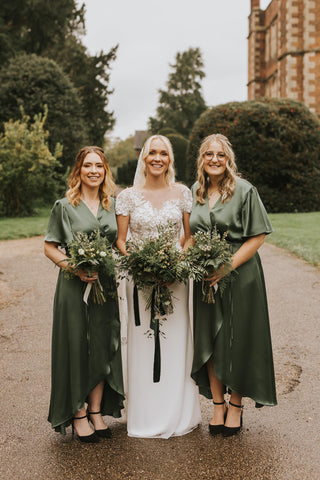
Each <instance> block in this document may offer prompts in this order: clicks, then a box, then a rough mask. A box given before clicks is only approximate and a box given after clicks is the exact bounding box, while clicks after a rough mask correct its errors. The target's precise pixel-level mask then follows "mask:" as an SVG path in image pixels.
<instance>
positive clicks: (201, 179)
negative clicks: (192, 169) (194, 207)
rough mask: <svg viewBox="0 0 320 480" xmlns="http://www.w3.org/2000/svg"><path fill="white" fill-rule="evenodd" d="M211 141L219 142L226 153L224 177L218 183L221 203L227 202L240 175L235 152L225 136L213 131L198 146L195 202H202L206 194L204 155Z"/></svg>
mask: <svg viewBox="0 0 320 480" xmlns="http://www.w3.org/2000/svg"><path fill="white" fill-rule="evenodd" d="M212 142H218V143H220V145H221V147H222V150H223V152H224V153H225V155H226V170H225V172H224V177H223V179H222V180H221V181H220V183H219V192H220V194H221V203H224V202H227V201H228V200H230V198H231V197H232V195H233V192H234V189H235V186H236V179H237V177H238V178H239V177H240V174H239V173H238V170H237V165H236V161H235V154H234V152H233V150H232V146H231V143H230V141H229V140H228V138H227V137H225V136H224V135H222V134H221V133H214V134H212V135H209V136H208V137H206V138H205V139H204V140H203V141H202V143H201V145H200V148H199V155H198V159H197V167H198V171H197V180H198V183H199V186H198V188H197V190H196V198H197V202H199V203H201V204H204V203H205V198H206V196H207V195H208V186H209V182H210V178H209V175H208V174H207V173H206V172H205V171H204V156H205V153H206V152H207V150H208V148H209V146H210V144H211V143H212Z"/></svg>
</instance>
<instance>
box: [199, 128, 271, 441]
mask: <svg viewBox="0 0 320 480" xmlns="http://www.w3.org/2000/svg"><path fill="white" fill-rule="evenodd" d="M192 193H193V207H192V212H191V218H190V226H191V230H192V232H193V233H195V232H196V231H199V230H200V231H207V230H208V229H210V228H213V227H214V226H215V225H216V226H217V229H218V231H219V232H220V233H224V232H226V231H227V232H228V234H227V240H228V241H229V242H230V245H231V248H232V251H233V253H234V255H233V257H232V266H233V268H234V269H235V270H236V272H237V274H236V275H235V276H234V279H233V281H232V282H231V283H230V285H229V286H228V287H227V289H226V290H225V291H224V293H223V295H222V297H221V296H220V295H219V294H216V295H215V304H206V303H204V302H202V300H201V298H202V291H201V282H200V283H196V284H195V286H194V360H193V368H192V377H193V378H194V380H195V381H196V383H197V384H198V386H199V390H200V393H201V394H202V395H204V396H206V397H207V398H213V403H214V411H213V417H212V419H211V421H210V423H209V431H210V433H211V434H212V435H215V434H218V433H222V434H223V435H224V436H231V435H234V434H236V433H238V432H239V430H240V429H241V426H242V397H250V398H251V399H253V400H254V401H255V402H256V407H261V406H263V405H276V404H277V400H276V391H275V382H274V370H273V357H272V346H271V337H270V326H269V317H268V306H267V297H266V290H265V283H264V276H263V270H262V266H261V262H260V257H259V254H258V252H257V250H258V248H259V247H260V246H261V245H262V244H263V242H264V239H265V235H266V234H269V233H271V232H272V226H271V224H270V222H269V219H268V216H267V213H266V211H265V208H264V206H263V204H262V202H261V200H260V197H259V195H258V192H257V190H256V189H255V187H253V186H252V185H251V184H250V183H249V182H247V181H245V180H243V179H242V178H240V177H239V175H238V174H237V168H236V163H235V156H234V152H233V150H232V147H231V144H230V142H229V140H228V139H227V138H226V137H225V136H224V135H221V134H214V135H210V136H209V137H207V138H205V139H204V140H203V142H202V144H201V146H200V150H199V156H198V180H197V182H196V183H195V184H194V185H193V187H192ZM223 276H224V269H223V268H222V269H220V270H218V271H217V272H216V274H215V275H214V276H212V277H211V278H210V279H208V281H209V282H210V285H216V284H217V285H219V280H220V279H221V278H222V277H223ZM226 391H229V392H230V393H231V397H230V400H229V406H228V408H227V405H226V403H225V398H224V394H225V392H226Z"/></svg>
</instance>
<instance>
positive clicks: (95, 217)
mask: <svg viewBox="0 0 320 480" xmlns="http://www.w3.org/2000/svg"><path fill="white" fill-rule="evenodd" d="M80 202H82V203H83V205H84V206H85V207H86V209H87V210H88V211H89V212H90V213H91V215H92V216H93V218H94V219H95V220H98V215H99V210H100V206H101V202H99V206H98V210H97V215H95V214H94V213H93V212H92V211H91V210H90V208H89V207H88V205H87V204H86V202H85V201H84V200H82V198H80Z"/></svg>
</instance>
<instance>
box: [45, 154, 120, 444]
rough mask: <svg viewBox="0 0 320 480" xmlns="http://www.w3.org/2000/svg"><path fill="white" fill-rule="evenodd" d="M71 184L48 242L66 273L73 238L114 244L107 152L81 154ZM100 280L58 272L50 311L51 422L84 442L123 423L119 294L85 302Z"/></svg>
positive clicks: (52, 221) (48, 252) (57, 206)
mask: <svg viewBox="0 0 320 480" xmlns="http://www.w3.org/2000/svg"><path fill="white" fill-rule="evenodd" d="M68 183H69V189H68V191H67V198H63V199H61V200H57V201H56V203H55V205H54V207H53V209H52V213H51V217H50V220H49V225H48V230H47V234H46V237H45V254H46V256H47V257H48V258H50V260H52V261H53V262H54V263H55V264H57V263H58V262H59V263H58V265H59V266H60V267H61V268H63V267H68V263H67V262H64V260H65V259H66V258H67V255H65V254H64V253H63V252H62V251H61V250H60V249H59V248H58V247H65V246H66V245H67V243H68V242H69V241H71V240H72V239H73V234H74V233H76V232H86V233H91V232H93V231H94V230H97V229H99V230H100V233H101V234H102V235H104V236H106V237H107V238H108V239H109V241H110V242H111V243H114V242H115V240H116V238H117V224H116V218H115V212H114V199H113V198H111V194H112V192H113V190H114V183H113V181H112V176H111V172H110V168H109V165H108V163H107V159H106V157H105V155H104V153H103V150H102V149H101V148H99V147H84V148H82V149H81V150H80V151H79V153H78V155H77V157H76V161H75V165H74V167H73V170H72V171H71V174H70V177H69V182H68ZM97 276H98V272H93V273H92V274H91V276H89V274H88V272H86V271H84V270H79V271H78V272H77V276H76V277H74V278H72V279H66V278H65V277H64V274H63V271H62V270H60V272H59V278H58V282H57V287H56V293H55V298H54V308H53V331H52V380H51V401H50V410H49V417H48V420H49V422H51V424H52V427H53V428H54V429H55V430H56V431H57V432H60V433H62V434H64V435H65V433H66V427H67V426H68V425H70V424H71V423H72V426H73V427H74V429H75V430H76V432H77V435H78V437H79V439H80V440H81V441H82V442H87V443H96V442H97V441H99V437H105V438H109V437H110V436H111V431H110V429H109V428H108V427H107V426H106V424H105V423H104V420H103V418H102V416H104V415H112V416H113V417H116V418H118V417H120V416H121V409H122V408H123V400H124V394H123V382H122V364H121V350H120V322H119V311H118V303H117V300H116V295H115V297H114V298H110V297H107V301H106V303H104V304H103V305H99V304H95V303H94V302H93V301H92V300H91V301H90V297H89V301H88V306H87V305H86V304H85V303H84V301H83V294H84V290H85V288H86V285H87V284H88V283H93V282H94V281H95V280H96V279H97ZM114 288H115V291H116V283H114ZM86 403H87V408H86V406H85V404H86ZM89 421H90V422H91V423H89Z"/></svg>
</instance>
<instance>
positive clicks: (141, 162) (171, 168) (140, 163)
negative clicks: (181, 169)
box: [137, 135, 175, 185]
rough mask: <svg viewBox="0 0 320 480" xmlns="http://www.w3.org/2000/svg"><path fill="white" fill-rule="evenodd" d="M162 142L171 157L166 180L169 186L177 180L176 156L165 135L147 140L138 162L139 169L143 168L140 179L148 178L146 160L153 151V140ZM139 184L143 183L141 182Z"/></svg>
mask: <svg viewBox="0 0 320 480" xmlns="http://www.w3.org/2000/svg"><path fill="white" fill-rule="evenodd" d="M157 139H158V140H161V141H162V142H163V143H164V144H165V146H166V148H167V150H168V155H169V165H168V169H167V171H166V173H165V180H166V182H167V184H168V185H170V184H171V183H173V182H174V178H175V173H174V155H173V150H172V145H171V142H170V140H169V139H168V138H167V137H164V136H163V135H152V136H151V137H149V138H147V140H146V141H145V143H144V145H143V147H142V150H141V152H140V156H139V160H138V167H139V169H140V168H141V172H139V177H141V180H142V178H145V177H146V163H145V160H146V158H147V156H148V155H149V152H150V149H151V143H152V141H153V140H157ZM137 183H141V182H140V181H139V182H137Z"/></svg>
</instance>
